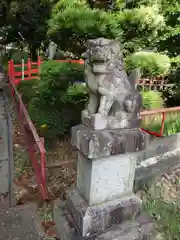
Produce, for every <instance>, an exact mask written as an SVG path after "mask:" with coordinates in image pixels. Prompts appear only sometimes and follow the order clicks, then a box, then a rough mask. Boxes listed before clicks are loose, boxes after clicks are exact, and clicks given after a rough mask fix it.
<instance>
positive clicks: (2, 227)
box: [0, 205, 46, 240]
mask: <svg viewBox="0 0 180 240" xmlns="http://www.w3.org/2000/svg"><path fill="white" fill-rule="evenodd" d="M5 239H7V240H15V239H16V240H42V239H46V236H45V234H44V232H43V229H42V226H41V223H40V220H39V218H38V215H37V212H36V208H35V206H34V205H24V206H18V207H15V208H11V209H8V210H3V211H0V240H5Z"/></svg>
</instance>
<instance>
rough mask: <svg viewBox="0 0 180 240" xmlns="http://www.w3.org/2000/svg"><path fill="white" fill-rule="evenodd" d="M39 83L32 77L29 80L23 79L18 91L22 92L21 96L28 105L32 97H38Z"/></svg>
mask: <svg viewBox="0 0 180 240" xmlns="http://www.w3.org/2000/svg"><path fill="white" fill-rule="evenodd" d="M38 83H39V81H38V80H37V79H34V80H33V79H32V80H29V81H21V82H20V84H19V85H18V87H17V89H18V92H20V93H21V98H22V100H23V103H25V104H26V105H27V104H29V102H30V101H31V99H32V98H34V97H36V95H37V93H38Z"/></svg>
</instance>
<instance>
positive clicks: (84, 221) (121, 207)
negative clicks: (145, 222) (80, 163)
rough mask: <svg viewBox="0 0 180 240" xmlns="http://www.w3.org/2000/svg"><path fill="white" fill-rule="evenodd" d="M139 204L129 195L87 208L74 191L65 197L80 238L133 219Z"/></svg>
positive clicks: (138, 210) (138, 200)
mask: <svg viewBox="0 0 180 240" xmlns="http://www.w3.org/2000/svg"><path fill="white" fill-rule="evenodd" d="M141 203H142V202H141V199H140V198H139V197H137V196H136V195H134V194H129V196H125V197H122V198H120V199H117V200H113V201H109V202H104V203H101V204H96V205H93V206H88V204H87V202H86V201H85V200H84V199H83V198H82V197H81V196H80V195H79V193H78V191H77V190H75V189H73V190H71V191H70V192H69V194H68V197H67V208H68V210H69V212H70V213H71V216H72V218H73V219H74V221H75V222H76V225H77V227H78V229H79V231H80V233H81V235H82V236H89V235H92V234H94V233H96V232H99V231H102V230H104V229H105V228H107V227H110V226H112V225H113V224H119V223H121V222H122V221H125V220H128V219H131V218H132V217H135V216H136V215H137V214H139V212H140V210H141Z"/></svg>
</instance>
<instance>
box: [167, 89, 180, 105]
mask: <svg viewBox="0 0 180 240" xmlns="http://www.w3.org/2000/svg"><path fill="white" fill-rule="evenodd" d="M163 98H164V99H165V104H166V106H167V107H176V106H180V85H175V86H173V87H172V88H167V89H166V90H164V91H163Z"/></svg>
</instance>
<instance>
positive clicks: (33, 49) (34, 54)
mask: <svg viewBox="0 0 180 240" xmlns="http://www.w3.org/2000/svg"><path fill="white" fill-rule="evenodd" d="M37 49H38V48H37V47H36V46H31V47H30V55H31V59H32V60H33V61H36V60H37Z"/></svg>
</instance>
